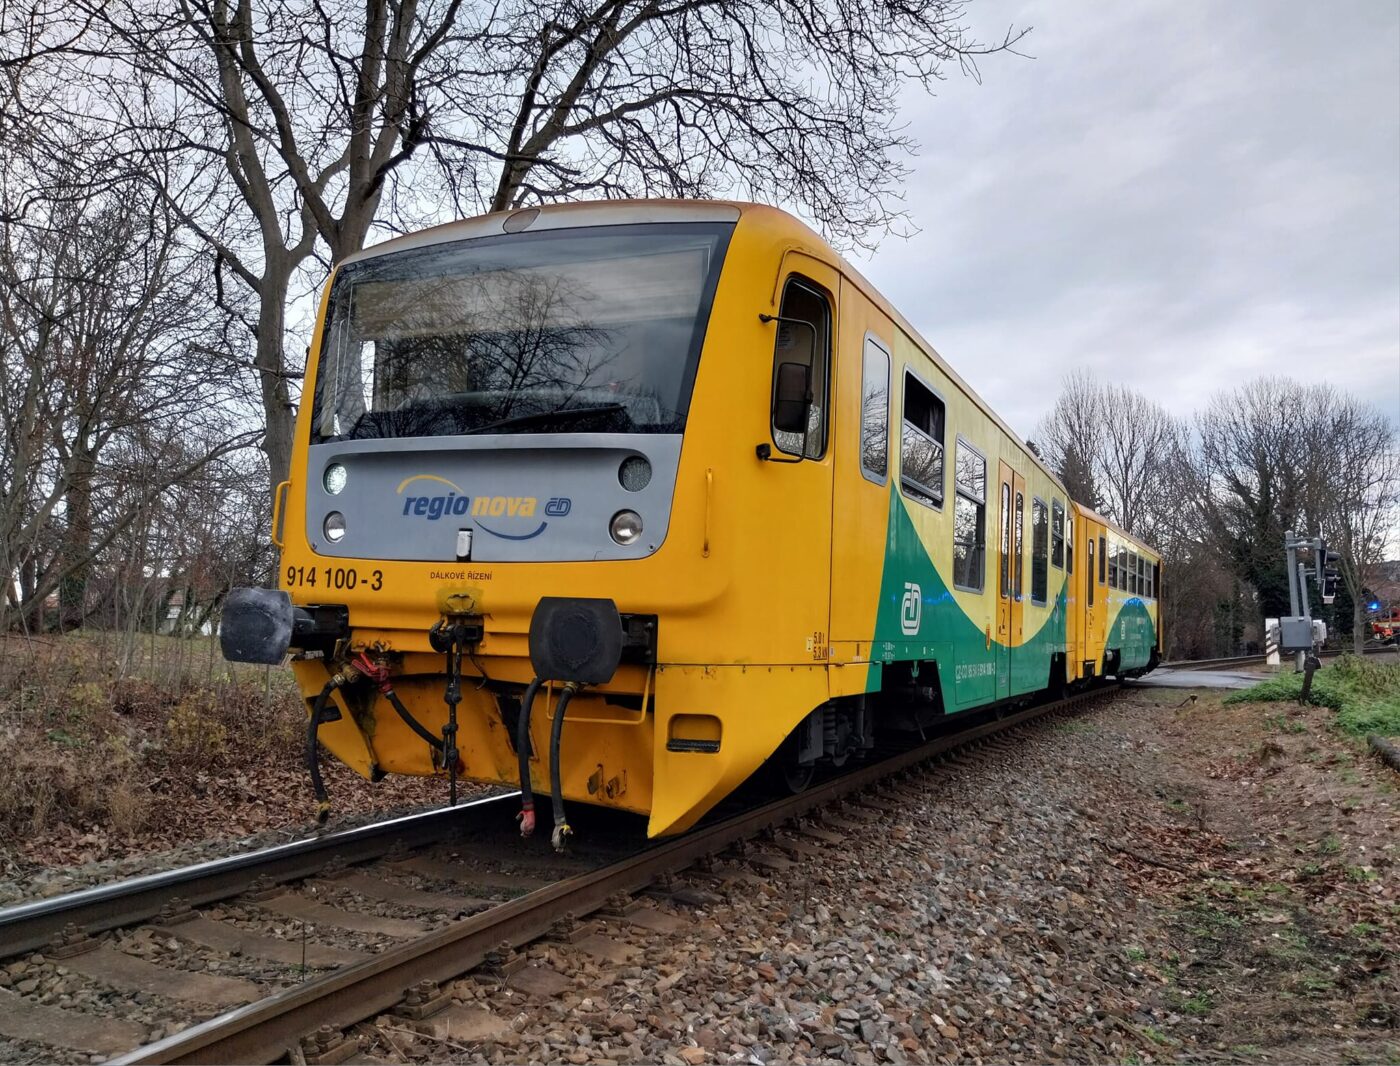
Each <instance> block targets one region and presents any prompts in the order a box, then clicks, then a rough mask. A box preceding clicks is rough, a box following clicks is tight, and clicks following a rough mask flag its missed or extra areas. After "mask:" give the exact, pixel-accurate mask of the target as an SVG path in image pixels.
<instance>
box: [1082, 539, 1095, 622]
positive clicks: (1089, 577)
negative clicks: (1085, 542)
mask: <svg viewBox="0 0 1400 1066" xmlns="http://www.w3.org/2000/svg"><path fill="white" fill-rule="evenodd" d="M1084 578H1085V581H1084V584H1085V585H1086V586H1087V587H1088V590H1089V606H1090V607H1092V606H1094V538H1093V537H1090V538H1089V568H1088V570H1087V571H1086V572H1085V575H1084Z"/></svg>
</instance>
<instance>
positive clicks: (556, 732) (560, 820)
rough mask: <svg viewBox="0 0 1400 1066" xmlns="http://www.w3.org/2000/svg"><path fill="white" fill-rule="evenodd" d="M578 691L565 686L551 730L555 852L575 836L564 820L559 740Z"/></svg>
mask: <svg viewBox="0 0 1400 1066" xmlns="http://www.w3.org/2000/svg"><path fill="white" fill-rule="evenodd" d="M577 691H578V690H577V688H576V687H575V686H574V685H571V684H570V685H565V686H564V691H563V692H561V693H560V694H559V706H558V707H556V708H555V710H554V724H553V726H552V727H551V728H550V730H549V788H550V795H551V797H552V798H553V800H554V835H553V836H552V837H551V838H550V839H551V840H552V841H553V843H554V850H555V851H563V850H564V840H565V838H566V837H570V836H572V835H573V830H572V829H570V828H569V823H568V822H567V821H566V820H565V818H564V788H563V785H561V784H560V781H559V738H560V737H561V736H562V734H563V732H564V712H565V711H567V710H568V709H569V701H570V700H571V699H573V698H574V693H575V692H577Z"/></svg>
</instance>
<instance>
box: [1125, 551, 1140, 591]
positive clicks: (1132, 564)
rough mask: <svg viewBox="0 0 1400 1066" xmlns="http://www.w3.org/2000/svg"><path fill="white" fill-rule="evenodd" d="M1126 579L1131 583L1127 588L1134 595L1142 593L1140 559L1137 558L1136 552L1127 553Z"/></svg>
mask: <svg viewBox="0 0 1400 1066" xmlns="http://www.w3.org/2000/svg"><path fill="white" fill-rule="evenodd" d="M1128 580H1129V582H1130V583H1131V584H1132V586H1133V587H1132V588H1131V589H1130V590H1129V591H1131V592H1132V594H1133V595H1134V596H1138V595H1141V593H1142V560H1141V559H1139V558H1138V553H1137V552H1129V553H1128Z"/></svg>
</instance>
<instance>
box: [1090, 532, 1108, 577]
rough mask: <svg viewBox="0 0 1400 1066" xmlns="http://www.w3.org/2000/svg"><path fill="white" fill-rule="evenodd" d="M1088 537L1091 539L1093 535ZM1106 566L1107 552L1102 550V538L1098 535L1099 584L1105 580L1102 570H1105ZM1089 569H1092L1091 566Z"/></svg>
mask: <svg viewBox="0 0 1400 1066" xmlns="http://www.w3.org/2000/svg"><path fill="white" fill-rule="evenodd" d="M1089 539H1090V540H1093V539H1094V538H1093V537H1090V538H1089ZM1107 566H1108V552H1106V551H1104V538H1103V537H1100V538H1099V584H1100V585H1102V584H1103V583H1104V580H1105V577H1104V571H1105V568H1106V567H1107ZM1090 569H1092V567H1091V568H1090Z"/></svg>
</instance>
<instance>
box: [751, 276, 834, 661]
mask: <svg viewBox="0 0 1400 1066" xmlns="http://www.w3.org/2000/svg"><path fill="white" fill-rule="evenodd" d="M776 291H777V293H778V294H779V298H778V315H777V316H776V318H775V319H772V320H770V325H771V327H772V330H773V349H772V352H773V355H772V359H773V364H772V365H773V370H772V375H773V376H772V405H773V406H772V411H771V424H770V431H771V434H772V438H771V439H772V442H773V443H772V455H771V458H772V459H773V460H775V461H776V465H770V464H764V466H765V467H767V469H766V470H765V471H764V473H765V474H766V475H767V477H766V478H765V480H764V485H765V489H764V491H762V492H761V493H760V494H759V495H758V496H757V497H755V498H754V499H752V500H751V501H750V506H751V508H752V509H753V511H754V513H756V514H758V513H761V514H763V515H764V516H765V519H764V528H765V529H767V530H769V531H770V533H771V536H772V538H773V539H772V543H773V544H774V545H780V546H781V547H780V550H776V551H765V552H764V553H762V555H761V556H759V557H757V558H756V569H755V571H754V572H752V573H750V574H749V575H748V576H747V577H746V578H745V580H746V581H747V582H748V584H749V586H750V588H751V590H753V591H754V592H755V593H756V594H757V596H758V597H759V600H760V602H765V603H767V604H770V605H771V606H772V609H773V620H774V622H775V624H774V625H772V626H770V627H769V629H770V630H771V635H772V639H773V640H774V644H773V645H772V646H771V647H768V648H762V649H756V650H755V652H754V654H755V655H756V656H759V655H763V656H769V658H759V659H758V660H757V661H760V662H763V661H768V662H779V663H810V664H813V665H822V666H824V665H825V662H826V659H827V649H828V646H829V641H830V632H831V614H830V612H831V596H830V584H829V581H830V568H829V559H830V555H831V514H832V496H831V494H832V469H833V465H834V455H835V453H836V451H837V448H838V443H839V442H838V439H837V437H836V433H835V431H836V427H837V420H836V419H835V418H833V417H832V402H833V400H834V399H836V398H837V396H838V394H839V390H838V388H837V377H836V374H837V371H838V370H839V367H840V366H841V360H840V358H839V357H838V352H839V347H840V345H839V343H838V341H839V338H840V330H841V323H840V320H839V316H838V314H837V311H838V306H839V301H840V295H841V276H840V274H839V273H838V272H837V271H836V270H834V269H833V268H832V267H831V266H830V265H828V264H826V263H823V262H821V261H820V260H817V259H814V258H812V257H810V256H807V255H802V254H799V253H789V254H788V255H787V256H786V257H785V258H784V260H783V266H782V273H781V274H780V276H779V279H778V288H777V290H776ZM794 374H796V375H797V379H798V380H799V382H800V383H802V384H803V385H804V386H805V391H806V394H807V397H808V403H807V406H806V415H807V419H806V426H805V430H804V429H802V428H794V427H792V426H789V425H786V424H785V421H784V417H783V411H782V404H781V400H780V397H781V396H782V395H783V394H784V390H785V389H788V388H789V387H790V383H789V382H788V381H787V380H786V379H788V378H790V377H791V376H792V375H794ZM823 684H825V680H823Z"/></svg>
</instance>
